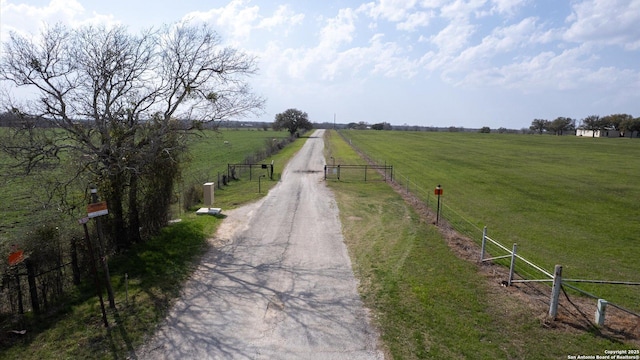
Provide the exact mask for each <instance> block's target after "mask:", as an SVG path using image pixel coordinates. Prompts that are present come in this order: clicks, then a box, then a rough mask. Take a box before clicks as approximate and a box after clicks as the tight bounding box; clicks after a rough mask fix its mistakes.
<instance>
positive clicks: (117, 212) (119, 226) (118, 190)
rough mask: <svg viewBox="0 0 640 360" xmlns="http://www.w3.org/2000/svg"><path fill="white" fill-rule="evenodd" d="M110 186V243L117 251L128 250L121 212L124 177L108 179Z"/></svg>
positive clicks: (118, 175)
mask: <svg viewBox="0 0 640 360" xmlns="http://www.w3.org/2000/svg"><path fill="white" fill-rule="evenodd" d="M109 181H110V183H111V184H110V185H111V194H110V199H109V201H108V204H107V205H108V206H109V213H110V214H111V215H112V216H111V218H112V221H111V229H109V230H110V233H111V237H112V239H111V242H112V244H113V245H114V246H115V248H116V250H117V251H121V250H124V249H127V248H129V245H130V242H129V239H127V225H126V222H125V221H124V219H125V218H124V210H123V194H122V193H123V190H124V187H125V182H124V176H123V175H122V174H117V175H113V176H111V178H110V179H109Z"/></svg>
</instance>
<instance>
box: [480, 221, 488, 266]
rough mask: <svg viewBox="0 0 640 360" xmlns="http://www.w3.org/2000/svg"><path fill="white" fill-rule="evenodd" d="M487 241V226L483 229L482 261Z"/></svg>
mask: <svg viewBox="0 0 640 360" xmlns="http://www.w3.org/2000/svg"><path fill="white" fill-rule="evenodd" d="M486 243H487V227H486V226H485V227H484V229H482V248H481V249H480V262H482V261H484V248H485V245H486Z"/></svg>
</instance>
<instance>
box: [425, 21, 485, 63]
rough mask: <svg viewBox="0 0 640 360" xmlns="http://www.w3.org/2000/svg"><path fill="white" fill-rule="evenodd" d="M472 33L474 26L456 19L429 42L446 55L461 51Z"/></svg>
mask: <svg viewBox="0 0 640 360" xmlns="http://www.w3.org/2000/svg"><path fill="white" fill-rule="evenodd" d="M474 31H475V26H473V25H471V24H470V23H469V22H468V21H467V20H466V19H456V20H454V21H452V22H450V23H449V25H447V26H446V27H445V28H444V29H442V30H441V31H440V32H439V33H438V34H436V35H433V36H431V38H430V39H429V40H430V41H431V42H432V43H433V44H435V45H436V46H438V48H439V49H440V52H441V53H443V54H447V55H448V54H452V53H455V52H458V51H460V50H461V49H463V48H464V47H465V46H466V45H467V44H468V42H469V38H470V37H471V35H472V34H473V33H474Z"/></svg>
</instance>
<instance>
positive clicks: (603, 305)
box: [596, 299, 607, 326]
mask: <svg viewBox="0 0 640 360" xmlns="http://www.w3.org/2000/svg"><path fill="white" fill-rule="evenodd" d="M606 310H607V301H606V300H604V299H598V308H597V309H596V324H598V326H602V325H604V313H605V312H606Z"/></svg>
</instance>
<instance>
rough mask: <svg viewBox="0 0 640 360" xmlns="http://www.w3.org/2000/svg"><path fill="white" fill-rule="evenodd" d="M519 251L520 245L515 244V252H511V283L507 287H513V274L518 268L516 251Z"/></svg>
mask: <svg viewBox="0 0 640 360" xmlns="http://www.w3.org/2000/svg"><path fill="white" fill-rule="evenodd" d="M517 250H518V244H516V243H513V250H512V251H511V266H510V267H509V281H508V282H507V286H511V281H512V280H513V272H514V270H515V267H516V251H517Z"/></svg>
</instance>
